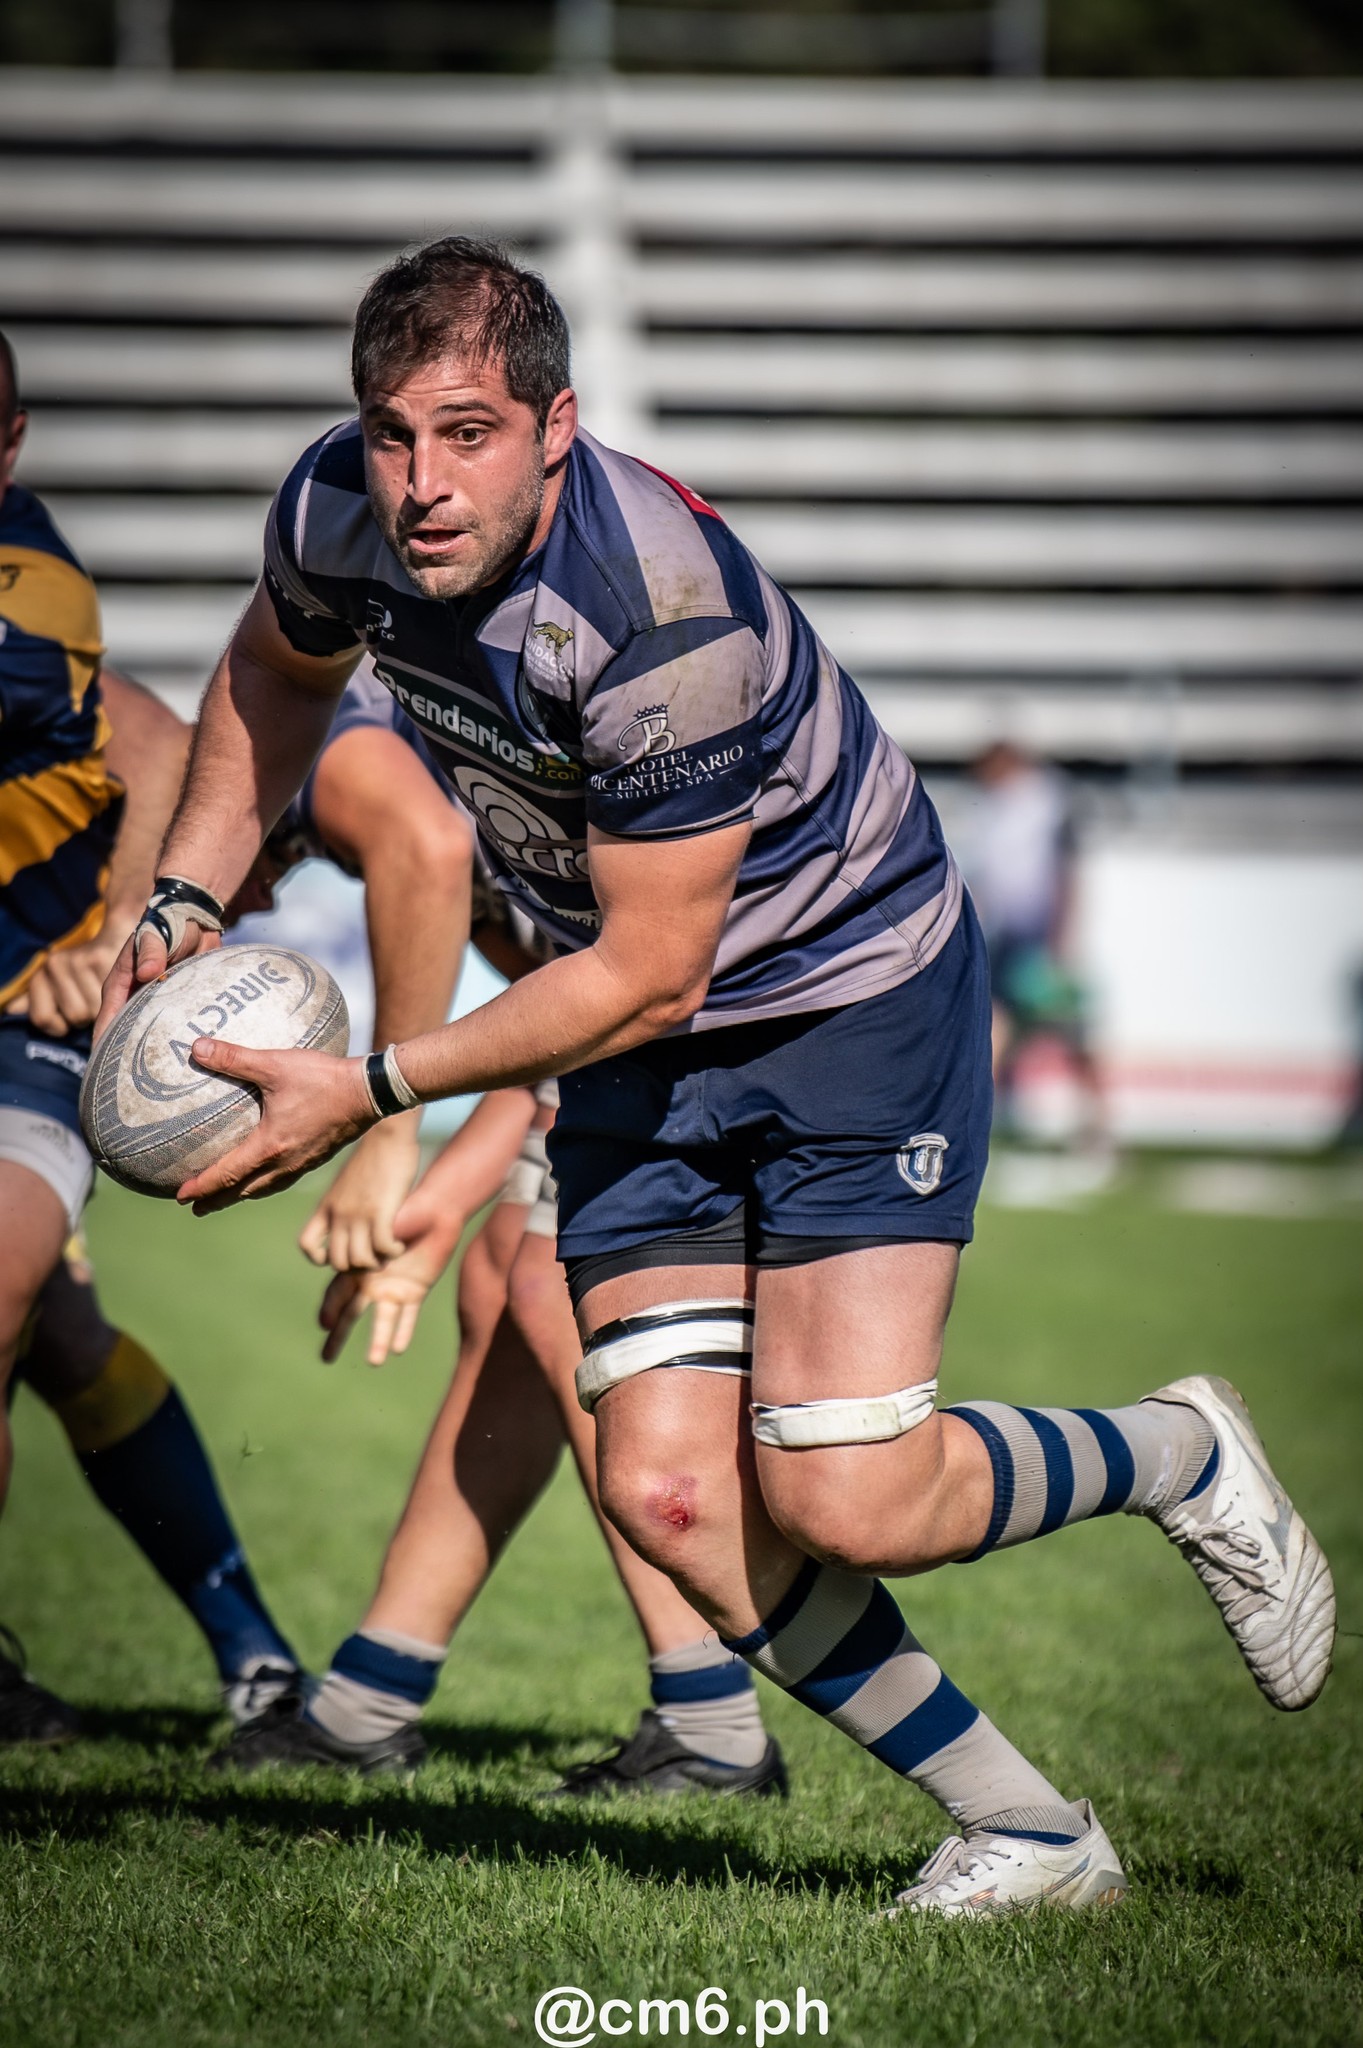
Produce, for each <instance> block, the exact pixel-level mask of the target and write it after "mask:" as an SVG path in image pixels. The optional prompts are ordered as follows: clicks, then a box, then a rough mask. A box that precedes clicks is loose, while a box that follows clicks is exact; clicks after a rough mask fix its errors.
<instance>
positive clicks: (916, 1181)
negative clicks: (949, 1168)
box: [894, 1131, 951, 1195]
mask: <svg viewBox="0 0 1363 2048" xmlns="http://www.w3.org/2000/svg"><path fill="white" fill-rule="evenodd" d="M950 1143H951V1141H950V1139H949V1138H944V1137H943V1136H942V1134H941V1132H940V1131H920V1132H919V1133H918V1136H917V1137H916V1138H910V1139H909V1142H908V1144H907V1145H901V1147H900V1149H899V1150H898V1152H896V1154H895V1160H894V1163H895V1165H896V1166H897V1167H898V1168H899V1178H900V1179H901V1180H902V1181H906V1182H907V1183H908V1185H909V1186H910V1187H911V1188H912V1189H913V1191H914V1193H915V1194H916V1195H932V1194H935V1193H936V1192H937V1190H938V1188H939V1187H940V1186H941V1185H942V1162H943V1161H944V1160H945V1158H946V1156H947V1152H948V1149H949V1147H950Z"/></svg>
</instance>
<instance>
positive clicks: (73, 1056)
mask: <svg viewBox="0 0 1363 2048" xmlns="http://www.w3.org/2000/svg"><path fill="white" fill-rule="evenodd" d="M24 1056H25V1058H26V1059H30V1060H42V1061H43V1062H44V1064H45V1065H47V1066H49V1067H65V1069H66V1071H67V1073H68V1074H74V1075H75V1077H76V1079H77V1080H78V1081H79V1080H80V1078H81V1076H82V1075H83V1074H84V1072H85V1069H86V1066H87V1064H88V1062H87V1060H86V1058H85V1055H84V1053H80V1052H73V1051H72V1050H71V1048H70V1046H67V1045H44V1044H43V1042H42V1040H41V1039H37V1038H30V1039H29V1040H28V1042H27V1044H26V1045H25V1046H24Z"/></svg>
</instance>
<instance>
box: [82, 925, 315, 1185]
mask: <svg viewBox="0 0 1363 2048" xmlns="http://www.w3.org/2000/svg"><path fill="white" fill-rule="evenodd" d="M196 1038H224V1039H228V1040H230V1041H231V1042H232V1043H233V1044H235V1045H244V1046H250V1047H251V1048H252V1049H253V1050H254V1051H258V1052H265V1051H275V1050H285V1051H309V1052H327V1053H334V1054H336V1055H337V1056H338V1057H341V1058H343V1057H344V1056H345V1054H346V1052H347V1051H348V1050H349V1046H350V1017H349V1015H348V1013H347V1010H346V1006H345V997H344V996H343V995H342V994H341V991H340V989H339V988H338V987H337V985H336V983H335V982H334V981H333V980H332V978H331V976H330V975H329V974H328V973H327V971H326V969H325V967H320V966H319V965H318V963H317V962H316V961H315V960H309V959H308V957H307V955H306V954H305V953H291V952H289V951H288V950H287V948H285V947H283V946H226V947H223V948H222V949H221V950H215V951H214V952H211V953H199V954H196V955H194V956H193V957H192V958H191V959H189V960H185V961H182V962H181V964H180V965H179V966H178V967H172V968H171V970H170V972H169V973H168V974H163V975H162V977H161V979H160V980H159V981H153V982H149V983H148V984H147V986H146V987H145V988H143V989H141V990H140V991H139V992H138V994H137V995H135V996H134V997H133V998H132V1000H131V1002H129V1003H128V1004H127V1006H126V1007H125V1008H124V1009H122V1010H120V1011H119V1013H118V1016H117V1017H116V1018H115V1019H114V1022H113V1023H112V1024H111V1025H110V1026H109V1029H108V1030H107V1031H106V1032H105V1034H104V1036H103V1037H102V1038H101V1039H100V1041H99V1043H98V1044H97V1045H96V1047H95V1050H94V1052H93V1053H92V1054H91V1057H90V1064H89V1066H88V1067H87V1069H86V1073H85V1081H84V1083H83V1085H82V1087H81V1091H80V1121H81V1128H82V1130H83V1131H84V1132H85V1141H86V1143H87V1144H88V1145H89V1147H90V1150H91V1152H92V1153H93V1154H94V1156H95V1159H96V1160H97V1162H98V1163H99V1165H101V1166H102V1167H103V1168H104V1171H105V1172H106V1173H107V1174H109V1175H111V1177H112V1178H113V1179H114V1180H116V1181H119V1182H121V1183H122V1185H123V1186H124V1187H126V1188H135V1189H136V1190H137V1191H138V1192H139V1193H140V1194H144V1195H174V1194H175V1192H176V1190H177V1189H178V1188H179V1187H180V1186H181V1185H182V1183H183V1182H185V1181H186V1180H188V1179H189V1178H190V1176H191V1175H192V1174H196V1173H201V1172H202V1171H203V1170H204V1169H205V1167H209V1166H212V1165H213V1164H214V1163H215V1161H217V1160H219V1159H221V1158H222V1156H223V1154H224V1153H225V1152H230V1151H231V1150H232V1149H233V1147H234V1146H236V1145H239V1144H240V1143H241V1142H242V1140H243V1138H247V1137H249V1136H250V1134H251V1132H252V1131H253V1130H254V1129H255V1127H256V1125H257V1124H258V1123H259V1121H260V1097H259V1095H258V1094H257V1093H256V1091H255V1090H254V1089H253V1088H248V1087H246V1086H244V1085H243V1083H241V1082H240V1081H233V1080H230V1079H229V1078H228V1076H227V1075H225V1074H211V1073H209V1072H208V1071H207V1070H206V1069H205V1068H203V1067H198V1066H195V1064H194V1063H193V1061H192V1060H191V1058H190V1047H191V1046H192V1045H193V1043H194V1041H195V1039H196Z"/></svg>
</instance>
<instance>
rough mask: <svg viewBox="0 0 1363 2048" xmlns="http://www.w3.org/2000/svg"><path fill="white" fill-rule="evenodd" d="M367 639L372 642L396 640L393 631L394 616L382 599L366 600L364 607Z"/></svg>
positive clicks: (372, 598)
mask: <svg viewBox="0 0 1363 2048" xmlns="http://www.w3.org/2000/svg"><path fill="white" fill-rule="evenodd" d="M364 630H365V637H366V638H367V639H370V640H396V638H397V634H396V633H395V632H394V630H393V614H392V612H391V611H390V610H389V609H388V606H387V605H386V604H385V603H384V601H383V599H382V598H381V597H371V598H368V599H366V601H365V607H364Z"/></svg>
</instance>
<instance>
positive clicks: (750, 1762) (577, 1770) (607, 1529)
mask: <svg viewBox="0 0 1363 2048" xmlns="http://www.w3.org/2000/svg"><path fill="white" fill-rule="evenodd" d="M544 1207H545V1209H546V1211H547V1210H548V1208H549V1205H548V1204H545V1205H544ZM548 1221H549V1218H548V1215H547V1214H546V1217H545V1222H546V1223H547V1222H548ZM536 1226H537V1216H536V1212H535V1211H532V1212H531V1219H530V1226H529V1227H528V1228H527V1230H526V1234H525V1236H524V1238H523V1239H522V1241H521V1245H520V1249H519V1251H518V1252H517V1254H516V1260H515V1264H514V1265H513V1267H512V1269H511V1281H510V1295H509V1306H510V1309H511V1314H512V1316H513V1317H514V1319H515V1322H516V1325H517V1328H518V1329H519V1330H520V1332H521V1335H522V1336H523V1338H524V1339H525V1342H526V1344H527V1345H528V1346H529V1348H530V1350H531V1351H532V1352H533V1354H534V1356H535V1359H536V1361H537V1363H538V1365H539V1367H540V1369H541V1371H542V1372H543V1373H544V1375H545V1377H546V1379H547V1380H548V1382H549V1384H550V1386H551V1388H552V1389H553V1392H554V1396H555V1399H556V1400H557V1402H558V1404H559V1407H560V1410H561V1413H562V1417H563V1424H564V1428H565V1430H566V1432H567V1436H568V1442H569V1444H570V1445H571V1447H572V1452H573V1457H574V1459H575V1461H576V1464H577V1469H578V1473H579V1476H580V1478H581V1480H582V1485H583V1487H584V1489H585V1491H586V1494H587V1498H588V1500H589V1501H590V1502H591V1504H592V1508H593V1510H594V1512H595V1514H596V1516H597V1519H598V1521H599V1522H600V1524H601V1529H602V1533H603V1535H604V1536H605V1539H606V1546H607V1548H608V1549H609V1551H610V1554H611V1562H612V1563H613V1564H614V1566H615V1569H616V1572H617V1574H618V1575H619V1578H620V1583H621V1585H622V1586H623V1587H624V1590H625V1593H626V1596H627V1597H628V1599H629V1603H630V1605H631V1607H632V1608H633V1609H634V1614H635V1618H636V1619H637V1621H638V1623H639V1628H640V1631H641V1633H642V1635H643V1638H644V1641H645V1643H646V1644H647V1646H648V1653H649V1689H650V1692H651V1693H652V1697H653V1706H652V1709H651V1710H648V1711H646V1712H645V1713H644V1715H643V1716H642V1718H641V1720H640V1723H639V1726H638V1728H637V1730H636V1731H635V1733H634V1735H633V1736H631V1737H630V1739H629V1740H628V1741H626V1742H624V1743H622V1744H621V1745H620V1747H619V1748H618V1749H617V1750H616V1751H615V1752H614V1753H613V1754H611V1755H609V1756H606V1757H602V1758H600V1759H598V1760H596V1761H594V1762H592V1763H588V1764H581V1765H575V1766H574V1767H573V1769H572V1770H571V1771H569V1773H568V1774H567V1776H566V1777H565V1779H564V1781H563V1784H562V1786H561V1787H560V1788H559V1789H560V1791H562V1792H565V1793H570V1794H575V1795H581V1794H587V1793H598V1792H601V1793H610V1792H615V1791H624V1790H649V1791H672V1790H680V1789H683V1788H685V1787H688V1786H693V1785H702V1786H704V1787H706V1788H707V1789H710V1790H714V1791H767V1790H780V1789H783V1788H784V1783H785V1776H784V1766H783V1764H782V1761H781V1755H780V1751H779V1749H778V1747H777V1745H776V1744H775V1743H774V1742H772V1741H771V1740H770V1739H769V1738H768V1736H767V1731H766V1729H765V1727H764V1726H763V1723H762V1714H761V1709H760V1707H759V1705H758V1701H757V1694H756V1690H755V1688H754V1686H753V1681H752V1674H751V1672H750V1671H749V1670H748V1668H747V1666H746V1665H745V1664H743V1663H742V1662H741V1661H740V1660H739V1659H737V1658H736V1657H735V1656H734V1655H733V1653H732V1651H730V1650H728V1649H726V1647H725V1646H724V1644H723V1643H722V1642H721V1641H720V1640H719V1637H718V1636H717V1635H716V1633H715V1631H714V1630H713V1628H711V1627H710V1626H709V1625H708V1624H707V1623H706V1621H705V1620H704V1619H703V1618H702V1616H701V1615H699V1614H698V1613H697V1612H696V1610H695V1608H694V1607H692V1606H691V1604H690V1603H689V1601H687V1600H686V1599H685V1598H683V1596H682V1594H681V1593H679V1592H678V1590H677V1588H676V1587H675V1586H674V1585H673V1583H672V1581H671V1580H670V1579H669V1578H668V1577H667V1576H666V1575H665V1574H664V1573H663V1572H660V1571H658V1570H656V1569H655V1568H654V1567H653V1566H652V1565H650V1564H646V1563H645V1562H644V1560H643V1558H641V1557H640V1556H639V1554H638V1552H637V1551H636V1550H634V1549H633V1548H632V1547H631V1546H630V1545H629V1544H628V1543H627V1542H626V1541H625V1539H624V1537H623V1536H621V1534H620V1532H619V1530H618V1529H616V1527H615V1526H614V1524H613V1523H612V1522H610V1521H609V1520H608V1519H607V1518H606V1517H605V1516H604V1515H603V1514H602V1512H601V1503H600V1500H599V1498H598V1495H597V1481H596V1425H595V1423H594V1422H593V1421H592V1418H591V1416H590V1415H588V1414H586V1413H585V1412H584V1410H583V1408H582V1406H581V1404H580V1403H579V1401H578V1398H577V1389H576V1385H575V1378H576V1373H577V1368H578V1366H579V1364H580V1363H581V1359H582V1345H581V1341H580V1339H579V1337H578V1334H577V1325H576V1323H575V1321H574V1318H573V1311H572V1303H571V1301H570V1299H569V1295H568V1287H567V1283H566V1281H565V1279H564V1276H563V1268H562V1266H561V1265H560V1264H559V1262H558V1256H557V1253H556V1251H555V1247H554V1240H553V1237H552V1236H551V1235H548V1234H546V1230H545V1229H544V1228H541V1227H536ZM550 1227H552V1226H550Z"/></svg>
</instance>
